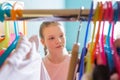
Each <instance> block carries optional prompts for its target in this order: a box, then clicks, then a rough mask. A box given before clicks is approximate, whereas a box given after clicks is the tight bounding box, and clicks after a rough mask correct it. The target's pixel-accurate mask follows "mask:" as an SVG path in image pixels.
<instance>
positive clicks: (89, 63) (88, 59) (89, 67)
mask: <svg viewBox="0 0 120 80" xmlns="http://www.w3.org/2000/svg"><path fill="white" fill-rule="evenodd" d="M99 4H100V3H99V2H98V4H97V7H96V10H95V13H94V16H93V23H94V29H93V33H92V41H91V43H90V47H89V48H88V52H87V55H86V72H87V73H90V72H91V71H92V60H91V56H92V53H91V52H92V49H93V45H94V36H95V29H96V22H97V20H98V15H99V9H100V7H99Z"/></svg>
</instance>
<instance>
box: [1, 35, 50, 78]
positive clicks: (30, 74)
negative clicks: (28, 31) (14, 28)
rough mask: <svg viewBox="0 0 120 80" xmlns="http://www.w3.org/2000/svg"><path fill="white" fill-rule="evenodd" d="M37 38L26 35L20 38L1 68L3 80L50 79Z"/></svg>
mask: <svg viewBox="0 0 120 80" xmlns="http://www.w3.org/2000/svg"><path fill="white" fill-rule="evenodd" d="M34 38H35V39H38V38H37V37H35V36H34ZM31 39H32V37H31ZM35 39H33V40H28V39H27V38H26V37H25V36H22V37H21V38H20V40H19V41H18V44H17V47H16V49H15V51H13V53H12V55H11V56H10V57H9V58H8V59H7V61H6V62H7V63H6V64H5V65H4V66H3V67H2V68H1V69H0V79H1V80H50V78H49V75H46V74H47V71H46V69H45V67H44V64H43V63H42V59H41V57H40V53H39V52H38V51H37V48H38V45H36V43H38V41H37V40H35Z"/></svg>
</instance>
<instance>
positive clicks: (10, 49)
mask: <svg viewBox="0 0 120 80" xmlns="http://www.w3.org/2000/svg"><path fill="white" fill-rule="evenodd" d="M17 27H18V24H17V22H16V21H14V31H15V35H16V37H15V40H14V41H13V42H12V44H11V45H10V46H9V47H8V48H7V50H6V51H5V52H4V53H3V54H2V56H0V67H1V66H2V64H3V63H4V61H5V60H6V58H7V57H8V56H9V55H10V53H11V52H12V51H13V50H14V49H15V48H16V45H17V43H18V40H19V38H20V36H19V32H18V28H17Z"/></svg>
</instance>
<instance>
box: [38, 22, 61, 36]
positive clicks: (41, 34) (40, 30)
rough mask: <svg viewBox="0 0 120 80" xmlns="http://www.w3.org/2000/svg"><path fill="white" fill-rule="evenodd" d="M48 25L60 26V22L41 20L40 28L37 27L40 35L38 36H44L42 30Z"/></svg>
mask: <svg viewBox="0 0 120 80" xmlns="http://www.w3.org/2000/svg"><path fill="white" fill-rule="evenodd" d="M49 25H60V26H61V24H60V23H59V22H55V21H52V22H43V23H42V24H41V25H40V29H39V36H40V38H44V36H43V31H44V29H45V28H47V27H49Z"/></svg>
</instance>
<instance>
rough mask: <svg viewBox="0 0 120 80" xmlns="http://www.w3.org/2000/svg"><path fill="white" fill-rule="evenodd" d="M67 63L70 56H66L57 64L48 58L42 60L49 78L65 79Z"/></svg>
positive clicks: (53, 79)
mask: <svg viewBox="0 0 120 80" xmlns="http://www.w3.org/2000/svg"><path fill="white" fill-rule="evenodd" d="M69 63H70V56H66V58H65V60H64V61H63V62H61V63H59V64H54V63H52V62H50V61H49V59H48V58H46V59H45V61H44V65H45V67H46V69H47V71H48V74H49V76H50V78H51V80H67V76H68V70H69Z"/></svg>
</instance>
